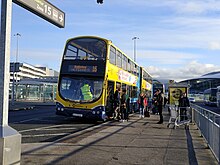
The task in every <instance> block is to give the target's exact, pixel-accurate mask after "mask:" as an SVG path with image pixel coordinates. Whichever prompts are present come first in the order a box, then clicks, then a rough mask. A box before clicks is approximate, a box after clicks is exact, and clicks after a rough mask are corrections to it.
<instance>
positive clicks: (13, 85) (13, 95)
mask: <svg viewBox="0 0 220 165" xmlns="http://www.w3.org/2000/svg"><path fill="white" fill-rule="evenodd" d="M14 36H16V37H17V48H16V58H15V62H14V64H13V80H12V81H13V82H12V105H14V100H15V80H16V83H17V81H18V73H17V70H15V69H16V65H17V62H18V37H21V34H20V33H16V34H14ZM15 71H16V78H15ZM16 89H17V88H16Z"/></svg>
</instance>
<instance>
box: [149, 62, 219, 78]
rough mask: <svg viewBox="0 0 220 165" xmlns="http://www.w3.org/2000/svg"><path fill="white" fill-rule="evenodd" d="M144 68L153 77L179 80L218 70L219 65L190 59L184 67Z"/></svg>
mask: <svg viewBox="0 0 220 165" xmlns="http://www.w3.org/2000/svg"><path fill="white" fill-rule="evenodd" d="M146 69H147V71H148V72H149V73H150V74H151V75H152V77H153V78H156V79H168V80H169V79H170V80H175V81H181V80H186V79H190V78H195V77H199V76H201V75H204V74H206V73H209V72H214V71H220V66H216V65H213V64H203V63H199V62H197V61H192V62H190V63H189V64H187V65H185V67H179V68H159V67H155V66H148V67H146Z"/></svg>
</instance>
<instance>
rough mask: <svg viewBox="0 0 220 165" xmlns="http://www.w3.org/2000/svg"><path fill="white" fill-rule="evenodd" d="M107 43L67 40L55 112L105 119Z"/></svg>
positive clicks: (101, 41)
mask: <svg viewBox="0 0 220 165" xmlns="http://www.w3.org/2000/svg"><path fill="white" fill-rule="evenodd" d="M106 54H107V43H106V40H104V39H101V38H96V37H77V38H73V39H70V40H68V41H67V43H66V46H65V50H64V54H63V58H62V63H61V69H60V76H59V81H58V89H57V95H56V99H57V103H56V114H57V115H65V116H74V117H82V118H92V119H95V120H105V118H106V115H105V106H104V93H105V91H104V77H105V68H106Z"/></svg>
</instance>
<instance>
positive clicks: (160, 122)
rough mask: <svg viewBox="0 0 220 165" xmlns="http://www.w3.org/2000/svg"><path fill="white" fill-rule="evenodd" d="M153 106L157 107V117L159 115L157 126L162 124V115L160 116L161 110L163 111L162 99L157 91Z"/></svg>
mask: <svg viewBox="0 0 220 165" xmlns="http://www.w3.org/2000/svg"><path fill="white" fill-rule="evenodd" d="M155 104H156V106H157V109H158V112H159V115H160V121H159V122H157V124H163V115H162V110H163V97H162V95H161V91H160V90H159V89H158V90H157V92H156V100H155Z"/></svg>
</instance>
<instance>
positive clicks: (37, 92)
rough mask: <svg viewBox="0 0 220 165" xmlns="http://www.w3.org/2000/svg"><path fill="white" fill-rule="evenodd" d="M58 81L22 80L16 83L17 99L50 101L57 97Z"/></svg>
mask: <svg viewBox="0 0 220 165" xmlns="http://www.w3.org/2000/svg"><path fill="white" fill-rule="evenodd" d="M56 90H57V83H51V82H40V81H31V80H30V81H24V82H22V81H20V82H18V83H15V100H16V101H39V102H50V101H54V100H55V99H56Z"/></svg>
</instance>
